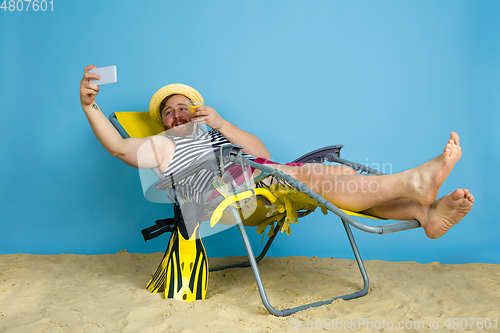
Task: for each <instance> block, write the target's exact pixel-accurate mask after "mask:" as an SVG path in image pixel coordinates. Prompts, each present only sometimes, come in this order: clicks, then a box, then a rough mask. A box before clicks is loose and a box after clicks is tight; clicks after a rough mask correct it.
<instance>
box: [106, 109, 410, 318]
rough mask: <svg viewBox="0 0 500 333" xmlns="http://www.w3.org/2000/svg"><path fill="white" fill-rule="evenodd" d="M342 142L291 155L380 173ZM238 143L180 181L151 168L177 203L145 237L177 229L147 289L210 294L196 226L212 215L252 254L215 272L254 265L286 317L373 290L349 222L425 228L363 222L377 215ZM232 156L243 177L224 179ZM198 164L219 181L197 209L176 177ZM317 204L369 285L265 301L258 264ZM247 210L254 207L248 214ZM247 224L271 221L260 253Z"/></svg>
mask: <svg viewBox="0 0 500 333" xmlns="http://www.w3.org/2000/svg"><path fill="white" fill-rule="evenodd" d="M109 119H110V121H111V122H112V123H113V125H114V126H115V128H116V129H117V130H118V131H119V132H120V134H121V135H122V136H123V137H124V138H127V137H147V136H151V135H156V134H158V133H160V132H162V131H163V129H162V128H161V127H160V126H158V124H156V123H155V122H154V121H153V120H152V119H151V118H150V117H149V114H148V112H115V113H113V114H111V115H110V117H109ZM342 147H343V146H342V145H336V146H329V147H325V148H321V149H317V150H315V151H312V152H310V153H308V154H305V155H303V156H301V157H299V158H298V159H296V160H295V161H293V162H301V163H324V162H325V161H327V162H335V163H340V164H343V165H347V166H350V167H352V168H353V169H354V170H356V171H358V172H360V173H361V172H363V173H366V174H381V173H380V172H378V171H377V170H374V169H372V168H369V167H367V166H365V165H363V164H358V163H354V162H350V161H347V160H344V159H342V158H340V150H341V148H342ZM241 150H242V148H241V147H238V146H234V145H228V146H225V147H223V148H221V149H216V150H214V152H213V155H212V156H211V157H210V158H208V157H207V158H206V159H202V160H201V161H199V163H198V164H197V165H194V166H192V167H191V168H189V170H183V172H182V174H181V175H179V176H177V177H176V179H175V180H174V179H172V178H169V177H165V176H164V175H163V174H161V172H159V170H153V171H154V173H155V174H156V175H157V176H158V178H159V180H158V181H157V182H156V183H155V184H154V188H155V189H156V190H162V191H165V192H166V193H169V194H170V198H171V201H172V202H173V203H174V217H173V218H168V219H164V220H157V221H156V224H155V225H154V226H152V227H150V228H146V229H144V230H143V231H142V232H143V236H144V239H145V240H149V239H152V238H154V237H157V236H159V235H160V234H162V233H164V232H172V235H171V238H170V241H169V244H168V246H167V251H166V252H165V256H164V257H163V259H162V262H161V263H160V266H159V267H158V269H157V271H156V273H155V274H154V276H153V278H152V279H151V281H150V282H149V283H148V285H147V289H148V290H150V291H151V292H159V291H165V297H166V298H176V299H180V300H184V301H193V300H196V299H204V298H205V293H206V287H207V283H208V260H207V256H206V253H205V250H204V247H203V244H202V242H201V239H200V228H199V225H200V223H201V222H202V221H210V225H211V226H215V225H217V224H221V223H225V224H236V225H237V226H238V229H239V231H240V234H241V236H242V239H243V243H244V245H245V248H246V250H247V254H248V258H249V261H247V262H243V263H239V264H235V265H228V266H222V267H215V268H212V269H210V271H216V270H222V269H228V268H234V267H249V266H251V267H252V270H253V273H254V275H255V279H256V282H257V287H258V290H259V293H260V296H261V299H262V302H263V304H264V306H265V307H266V309H267V310H268V311H269V312H270V313H272V314H274V315H276V316H288V315H290V314H292V313H295V312H297V311H301V310H305V309H308V308H311V307H317V306H321V305H326V304H330V303H332V302H333V301H334V300H335V299H338V298H341V299H344V300H348V299H353V298H358V297H362V296H364V295H366V293H367V292H368V289H369V281H368V275H367V273H366V270H365V268H364V265H363V261H362V259H361V256H360V254H359V251H358V248H357V246H356V242H355V240H354V237H353V234H352V231H351V228H350V226H353V227H355V228H357V229H360V230H362V231H365V232H370V233H376V234H386V233H391V232H395V231H401V230H408V229H413V228H417V227H420V223H419V222H418V221H403V222H396V223H391V224H384V225H380V226H377V227H374V226H370V225H366V224H364V223H361V222H359V221H357V220H356V219H355V218H354V216H361V217H368V218H374V219H377V218H375V217H372V216H368V215H364V214H359V213H355V212H349V211H345V210H342V209H339V208H338V207H336V206H335V205H333V204H332V203H331V202H329V201H328V200H326V199H324V198H323V197H321V196H320V195H319V194H317V193H315V192H314V191H312V190H311V189H309V188H307V186H305V185H304V184H302V183H300V182H299V181H297V180H296V179H294V178H292V177H290V176H288V175H286V174H284V173H283V172H280V171H278V170H276V169H274V168H272V167H270V166H267V165H262V164H259V163H256V162H254V161H250V160H247V159H245V158H244V157H243V156H242V152H241ZM228 163H229V164H232V165H238V166H241V170H242V171H241V173H240V174H239V180H238V181H235V178H236V177H229V178H230V179H229V180H228V179H224V175H226V174H227V172H226V173H223V171H224V170H221V168H222V169H223V168H224V165H227V164H228ZM245 168H246V169H245ZM249 168H251V169H250V170H254V169H256V170H260V174H259V175H258V176H257V177H255V178H252V181H253V184H250V183H249V181H248V178H249V177H248V176H249V175H253V174H252V173H251V172H247V171H248V170H249ZM201 170H209V171H210V172H212V173H213V174H214V181H213V193H212V192H210V191H209V192H208V193H207V194H206V196H205V198H210V199H211V200H209V201H208V200H207V202H209V204H207V205H205V206H204V207H201V208H200V205H199V204H194V203H191V202H188V201H186V200H185V198H183V197H182V187H181V186H179V185H178V184H180V183H181V181H182V180H184V179H187V178H188V177H191V176H193V175H196V174H197V173H198V172H200V171H201ZM214 197H215V199H214ZM251 200H254V202H252V203H249V202H250V201H251ZM179 201H181V204H179ZM317 207H320V208H321V210H322V211H323V213H325V214H326V213H327V212H328V211H329V212H332V213H334V214H335V215H336V216H338V217H340V219H341V221H342V223H343V226H344V229H345V231H346V233H347V237H348V239H349V242H350V244H351V247H352V250H353V252H354V257H355V259H356V262H357V264H358V267H359V269H360V272H361V276H362V278H363V282H364V287H363V289H361V290H360V291H357V292H354V293H350V294H346V295H342V296H337V297H334V298H332V299H330V300H327V301H321V302H314V303H310V304H305V305H302V306H297V307H294V308H290V309H283V310H277V309H275V308H274V307H273V306H272V305H271V304H270V303H269V301H268V298H267V296H266V292H265V289H264V285H263V282H262V279H261V276H260V273H259V269H258V265H257V263H258V262H259V261H260V260H262V258H264V256H265V255H266V253H267V251H268V249H269V247H270V246H271V244H272V242H273V241H274V239H275V238H276V236H277V235H278V233H279V231H280V230H281V231H282V232H286V233H287V234H288V233H289V232H290V229H289V228H290V224H291V223H296V222H297V219H298V218H301V217H303V216H306V215H308V214H310V213H311V212H313V211H314V210H315V209H316V208H317ZM247 211H248V212H249V213H248V214H245V212H247ZM379 220H380V219H379ZM204 223H205V222H204ZM244 226H252V227H257V232H258V233H259V234H261V233H264V232H265V230H266V229H267V227H269V228H270V230H269V233H268V236H269V240H268V241H267V243H266V245H265V246H264V249H263V250H262V252H261V254H260V255H259V256H257V257H255V256H254V253H253V249H252V246H251V244H250V241H249V238H248V236H247V233H246V230H245V227H244Z"/></svg>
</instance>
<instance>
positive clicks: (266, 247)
mask: <svg viewBox="0 0 500 333" xmlns="http://www.w3.org/2000/svg"><path fill="white" fill-rule="evenodd" d="M280 230H281V226H279V227H277V228H276V229H274V233H273V235H272V236H271V237H269V239H268V240H267V243H266V246H264V249H263V250H262V252H261V253H260V254H259V256H257V257H255V260H256V262H259V261H261V260H262V258H264V257H265V256H266V253H267V251H268V250H269V248H270V247H271V244H272V243H273V241H274V239H275V238H276V236H277V235H278V232H279V231H280ZM235 267H250V261H244V262H241V263H238V264H232V265H226V266H218V267H213V268H210V272H216V271H221V270H223V269H228V268H235Z"/></svg>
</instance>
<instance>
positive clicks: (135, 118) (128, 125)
mask: <svg viewBox="0 0 500 333" xmlns="http://www.w3.org/2000/svg"><path fill="white" fill-rule="evenodd" d="M109 120H110V121H111V123H112V124H113V125H114V126H115V128H116V129H117V130H118V131H119V132H120V134H121V135H122V136H123V137H124V138H127V137H131V138H145V137H147V136H152V135H156V134H158V133H161V132H163V131H164V129H163V127H162V126H160V125H158V124H157V123H156V122H155V121H154V120H153V118H151V117H150V116H149V112H147V111H126V112H114V113H112V114H111V115H110V116H109Z"/></svg>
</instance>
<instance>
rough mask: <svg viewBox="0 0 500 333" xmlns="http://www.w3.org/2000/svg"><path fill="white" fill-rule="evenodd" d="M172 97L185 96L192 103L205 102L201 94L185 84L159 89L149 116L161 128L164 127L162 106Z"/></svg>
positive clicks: (152, 101)
mask: <svg viewBox="0 0 500 333" xmlns="http://www.w3.org/2000/svg"><path fill="white" fill-rule="evenodd" d="M172 95H183V96H186V97H187V98H189V99H190V100H192V101H202V102H203V97H201V95H200V93H199V92H198V91H196V89H194V88H191V87H190V86H187V85H185V84H181V83H172V84H169V85H166V86H165V87H163V88H160V89H158V91H157V92H155V94H154V95H153V97H151V101H150V102H149V115H150V116H151V118H153V120H154V121H156V122H157V123H158V124H160V125H161V126H163V121H162V120H161V114H160V104H161V102H162V101H163V100H164V99H165V98H167V97H168V96H172Z"/></svg>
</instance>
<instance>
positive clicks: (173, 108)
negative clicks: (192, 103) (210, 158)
mask: <svg viewBox="0 0 500 333" xmlns="http://www.w3.org/2000/svg"><path fill="white" fill-rule="evenodd" d="M187 101H188V98H187V97H185V96H183V95H174V96H172V97H170V98H169V99H168V100H167V102H166V103H165V106H164V107H163V110H161V114H162V120H163V127H164V128H165V130H168V131H169V133H172V134H174V135H177V136H186V135H189V134H191V133H192V132H193V123H192V122H191V118H192V115H191V111H190V110H189V108H188V106H187Z"/></svg>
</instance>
